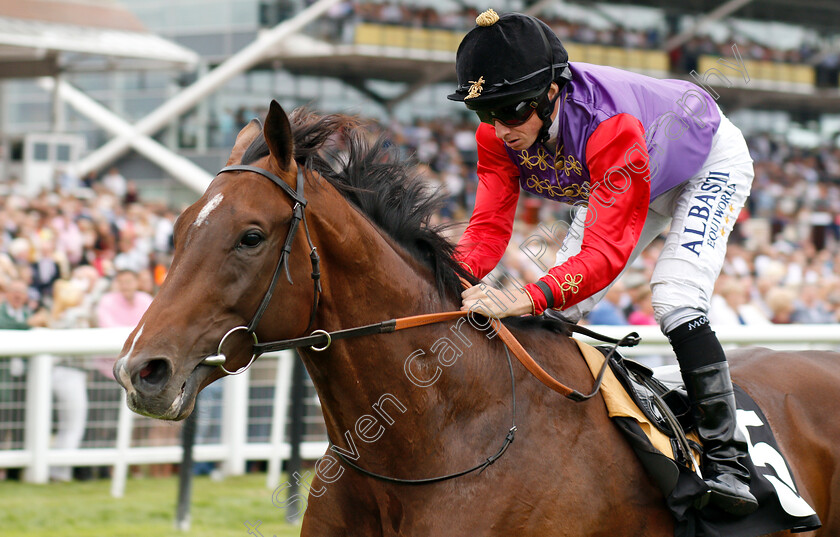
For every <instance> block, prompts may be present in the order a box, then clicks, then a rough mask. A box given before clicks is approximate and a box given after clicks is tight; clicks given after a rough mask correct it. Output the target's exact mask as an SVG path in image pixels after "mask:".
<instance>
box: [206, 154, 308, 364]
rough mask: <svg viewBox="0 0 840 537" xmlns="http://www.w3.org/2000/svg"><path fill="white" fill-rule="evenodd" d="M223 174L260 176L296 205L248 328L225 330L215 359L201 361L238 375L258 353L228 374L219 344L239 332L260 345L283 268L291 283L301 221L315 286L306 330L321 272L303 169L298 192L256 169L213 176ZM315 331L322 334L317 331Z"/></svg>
mask: <svg viewBox="0 0 840 537" xmlns="http://www.w3.org/2000/svg"><path fill="white" fill-rule="evenodd" d="M225 172H252V173H256V174H259V175H262V176H263V177H265V178H266V179H269V180H270V181H271V182H272V183H274V184H275V185H277V186H279V187H280V189H281V190H283V192H285V193H286V194H287V195H288V196H289V197H290V198H292V200H293V201H294V202H295V205H294V207H293V208H292V220H291V222H290V223H289V232H288V233H287V234H286V240H285V242H284V243H283V248H282V249H281V250H280V259H279V260H278V261H277V268H275V269H274V275H273V276H272V277H271V283H270V284H269V285H268V289H267V290H266V292H265V295H264V296H263V299H262V302H260V306H259V307H258V308H257V312H256V313H255V314H254V317H253V318H251V322H249V323H248V324H247V325H242V326H237V327H235V328H231V329H230V330H228V332H227V333H226V334H225V335H224V336H222V339H221V341H219V348H218V350H217V354H216V355H215V356H208V357H207V358H205V359H204V360H203V362H202V363H204V364H207V365H214V366H219V367H221V368H222V370H223V371H224V372H225V373H227V374H228V375H238V374H240V373H243V372H244V371H245V370H246V369H248V368H249V367H250V366H251V364H252V363H254V360H256V359H257V357H258V356H259V355H260V354H261V353H260V352H259V351H257V350H256V349H254V351H253V353H252V354H251V359H250V360H249V361H248V364H247V365H245V366H244V367H241V368H239V369H237V370H236V371H233V372H231V371H228V370H227V369H225V362H226V361H227V358H226V356H225V355H224V353H223V352H222V345H224V343H225V340H226V339H227V338H228V336H230V335H231V334H233V333H234V332H239V331H244V332H245V334H246V335H247V334H250V335H251V336H252V337H253V339H254V345H257V344H258V343H259V341H258V339H257V334H256V330H257V326H259V324H260V319H262V316H263V314H264V313H265V310H266V309H267V308H268V304H269V303H270V302H271V297H272V295H273V294H274V288H275V287H276V286H277V281H278V280H279V279H280V273H281V272H283V270H284V269H285V272H286V279H287V280H288V282H289V283H290V284H291V283H293V282H292V275H291V273H290V272H289V262H288V261H289V255H290V254H291V253H292V242H293V241H294V239H295V234H296V233H297V230H298V227H299V226H300V223H301V222H303V229H304V232H305V233H306V241H307V242H308V243H309V259H310V261H311V262H312V281H313V283H314V290H313V297H312V311H311V313H310V314H309V325H308V326H307V328H306V329H307V330H309V328H310V327H311V326H312V323H313V322H314V321H315V314H316V312H317V311H318V298H319V297H320V294H321V271H320V268H319V264H320V258H319V257H318V249H317V248H316V247H315V246H314V245H313V244H312V237H310V235H309V226H308V225H307V224H306V215H305V214H304V209H305V208H306V197H304V195H303V185H304V182H305V179H304V177H303V167H302V166H298V173H297V190H293V189H292V187H290V186H289V185H287V184H286V183H285V182H284V181H283V180H282V179H280V178H279V177H277V176H276V175H274V174H273V173H271V172H270V171H268V170H264V169H262V168H258V167H256V166H246V165H244V164H239V165H236V166H227V167H225V168H222V169H221V170H219V173H218V174H216V175H217V176H218V175H220V174H223V173H225ZM316 332H322V331H320V330H316ZM316 350H317V349H316Z"/></svg>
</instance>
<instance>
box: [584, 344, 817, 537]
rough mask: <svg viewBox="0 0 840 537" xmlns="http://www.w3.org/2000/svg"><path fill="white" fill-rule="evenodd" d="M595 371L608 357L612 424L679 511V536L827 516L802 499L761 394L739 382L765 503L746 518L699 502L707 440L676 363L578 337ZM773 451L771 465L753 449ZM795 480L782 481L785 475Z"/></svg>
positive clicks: (795, 524)
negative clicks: (656, 362)
mask: <svg viewBox="0 0 840 537" xmlns="http://www.w3.org/2000/svg"><path fill="white" fill-rule="evenodd" d="M574 341H575V342H576V343H577V344H578V347H579V348H580V350H581V354H583V357H584V359H585V360H586V363H587V365H588V366H589V369H590V370H591V371H592V374H593V376H596V375H597V374H598V373H599V371H600V369H601V366H602V365H603V363H604V359H605V357H606V356H610V358H609V360H610V361H609V368H608V370H607V371H606V374H605V375H604V377H603V383H602V386H601V394H602V396H603V398H604V402H605V404H606V406H607V412H608V414H609V416H610V418H612V420H613V423H615V424H616V426H617V427H618V428H619V430H620V431H621V432H622V433H623V434H624V436H625V438H626V439H627V441H628V443H629V444H630V446H631V447H632V448H633V451H634V452H635V453H636V455H637V456H638V458H639V461H640V462H641V464H642V466H643V467H644V469H645V471H646V472H647V473H648V475H649V476H650V478H651V480H652V481H653V482H654V484H655V485H656V486H657V487H658V488H659V489H660V491H661V492H662V494H663V496H664V497H665V503H666V505H667V506H668V509H669V510H670V511H671V514H672V515H673V516H674V519H675V525H674V535H675V537H723V536H726V537H755V536H758V535H765V534H768V533H774V532H778V531H783V530H790V532H791V533H799V532H805V531H813V530H815V529H817V528H819V527H820V525H821V523H820V520H819V517H818V516H817V514H816V512H814V510H813V509H812V508H811V507H810V506H809V505H808V503H807V502H805V500H803V499H802V498H801V497H800V496H799V494H798V492H797V488H796V484H795V483H794V482H793V477H792V476H793V472H792V471H791V469H790V466H789V465H788V463H787V461H786V460H785V459H784V457H783V455H782V454H781V451H780V450H779V446H778V443H777V442H776V439H775V437H774V435H773V431H772V430H771V429H770V426H769V424H768V421H767V418H766V417H765V416H764V414H763V412H762V411H761V409H760V408H759V407H758V405H757V404H756V403H755V401H754V400H753V399H752V398H751V397H750V396H749V395H748V394H747V393H746V392H745V391H744V390H742V389H741V388H740V387H739V386H737V385H735V398H736V403H737V407H738V425H739V427H740V428H741V429H743V430H744V431H748V433H749V434H748V435H747V436H748V444H749V447H750V458H749V459H748V460H746V461H744V463H745V466H746V467H747V469H748V470H749V471H750V475H751V481H750V490H751V492H752V493H753V495H754V496H755V497H756V498H757V499H758V501H759V509H758V510H757V511H756V512H755V513H753V514H751V515H749V516H746V517H742V518H734V517H732V516H730V515H727V514H726V513H724V512H722V511H719V510H716V509H714V508H713V507H707V508H705V509H703V510H697V509H696V508H695V499H696V498H698V497H699V496H702V495H703V494H704V493H705V492H706V490H707V487H706V484H705V482H704V481H703V478H702V473H701V471H700V466H701V462H700V461H701V459H702V457H701V454H702V446H701V445H700V442H699V439H698V437H697V436H696V433H695V432H694V430H695V425H694V422H693V418H692V417H691V412H690V407H689V403H688V395H687V393H686V391H685V389H684V387H683V384H682V378H681V376H680V373H679V369H678V368H677V367H676V366H666V367H664V368H657V369H656V370H655V371H654V370H651V369H650V368H648V367H645V366H644V365H642V364H640V363H638V362H634V361H632V360H629V359H627V358H624V357H622V356H621V355H620V354H619V353H618V352H616V351H615V350H614V348H613V347H612V346H605V347H592V346H590V345H587V344H586V343H583V342H581V341H578V340H574ZM754 446H760V447H761V452H762V453H763V452H765V451H767V452H769V451H773V452H774V453H778V458H775V457H774V458H773V460H774V461H775V463H774V464H775V467H774V464H769V463H768V461H767V460H765V458H762V457H758V458H756V455H754V454H753V453H752V452H753V449H754ZM780 475H785V476H786V477H787V479H788V480H789V481H788V482H786V483H785V484H781V483H780V479H779V476H780Z"/></svg>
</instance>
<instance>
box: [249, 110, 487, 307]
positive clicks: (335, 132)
mask: <svg viewBox="0 0 840 537" xmlns="http://www.w3.org/2000/svg"><path fill="white" fill-rule="evenodd" d="M289 121H290V122H291V125H292V135H293V139H294V150H295V161H296V162H297V163H298V165H302V166H304V167H306V168H307V169H311V170H314V171H316V172H318V173H319V174H320V175H321V176H323V177H324V178H325V179H326V180H327V181H329V182H330V184H332V185H333V186H334V187H335V188H336V189H337V190H338V191H339V192H341V194H342V195H343V196H344V197H345V198H346V199H347V200H348V201H349V202H350V203H352V204H353V205H355V206H356V207H357V208H358V209H359V210H360V211H361V212H362V213H363V214H364V215H366V216H367V217H368V218H369V219H370V220H371V221H373V222H374V223H375V224H376V225H377V226H379V228H381V229H382V230H383V231H384V232H385V233H387V234H388V236H390V237H391V238H392V239H394V240H395V241H396V242H397V243H398V244H400V245H401V246H402V247H403V248H405V249H406V250H407V251H408V252H409V253H410V254H411V255H412V256H414V257H415V258H417V259H419V260H420V261H422V262H423V263H425V264H426V265H427V266H428V267H429V268H430V269H431V270H432V272H433V274H434V278H435V283H436V286H437V289H438V292H439V293H440V294H441V296H444V295H449V296H452V297H456V296H458V295H459V294H460V291H461V289H462V286H461V283H460V278H461V277H464V278H466V279H467V280H469V281H470V282H472V283H476V280H475V278H474V277H472V275H470V274H469V273H468V272H467V271H465V270H464V269H463V267H461V265H460V264H458V263H457V262H455V261H454V260H453V259H452V253H453V251H454V249H455V246H454V245H453V244H452V243H451V242H449V241H448V240H447V239H446V238H445V236H444V235H443V232H444V231H445V230H446V228H447V226H445V225H442V226H441V225H438V226H434V225H432V224H431V222H430V220H431V217H432V215H433V214H435V213H436V212H437V211H438V209H440V207H441V206H442V205H443V204H444V203H445V195H444V193H443V192H442V191H440V190H437V191H433V190H432V189H431V188H430V187H429V186H428V184H427V183H426V182H425V181H424V180H423V178H422V176H421V175H420V174H419V172H418V170H417V168H416V166H415V165H414V164H413V163H411V162H406V161H404V160H401V159H400V157H399V155H398V153H397V149H396V148H395V147H394V146H393V145H391V144H390V143H389V141H388V140H387V138H385V137H384V136H383V135H379V136H374V135H373V134H372V132H371V131H370V130H368V129H366V128H364V125H363V123H362V122H361V121H360V120H359V119H357V118H354V117H350V116H346V115H341V114H332V115H324V116H321V115H318V114H315V113H314V112H311V111H309V110H307V109H304V108H299V109H297V110H295V111H294V112H293V113H292V114H291V115H290V116H289ZM268 153H269V150H268V145H267V144H266V141H265V138H264V135H263V134H260V135H259V136H257V138H255V139H254V141H253V142H251V145H250V146H249V147H248V149H247V150H246V151H245V153H244V154H243V156H242V163H243V164H250V163H253V162H255V161H257V160H259V159H261V158H263V157H265V156H267V155H268Z"/></svg>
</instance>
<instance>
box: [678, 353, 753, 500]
mask: <svg viewBox="0 0 840 537" xmlns="http://www.w3.org/2000/svg"><path fill="white" fill-rule="evenodd" d="M683 380H685V385H686V389H687V390H688V398H689V400H690V401H691V412H692V414H693V415H694V421H695V422H696V424H697V434H698V436H700V440H701V441H702V442H703V477H704V478H705V481H706V485H708V486H709V488H710V489H711V491H712V495H711V497H710V498H709V501H710V502H711V503H712V504H713V505H715V506H717V507H719V508H720V509H722V510H724V511H726V512H727V513H731V514H733V515H738V516H744V515H748V514H750V513H752V512H753V511H755V510H756V509H757V508H758V502H757V501H756V499H755V497H754V496H753V495H752V493H751V492H750V488H749V486H748V483H749V482H750V474H749V472H748V471H747V468H746V467H745V466H744V465H743V464H742V463H741V458H742V457H746V454H747V443H746V442H745V441H744V438H743V435H742V433H741V432H740V431H738V427H737V425H736V423H735V394H734V393H733V391H732V380H730V378H729V364H727V363H726V362H718V363H716V364H710V365H707V366H704V367H701V368H700V369H696V370H694V371H688V372H685V373H683Z"/></svg>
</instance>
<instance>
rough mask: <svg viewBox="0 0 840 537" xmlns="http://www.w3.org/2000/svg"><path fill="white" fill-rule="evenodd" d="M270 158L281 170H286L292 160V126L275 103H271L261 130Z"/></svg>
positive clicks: (278, 104) (284, 113)
mask: <svg viewBox="0 0 840 537" xmlns="http://www.w3.org/2000/svg"><path fill="white" fill-rule="evenodd" d="M263 134H264V135H265V141H266V143H267V144H268V150H269V151H270V152H271V158H272V159H273V160H274V161H275V163H277V165H278V166H280V168H281V169H283V170H288V169H289V166H290V165H291V164H292V159H293V158H294V151H295V150H294V144H293V142H292V126H291V124H289V117H288V116H287V115H286V112H285V111H284V110H283V107H282V106H280V103H278V102H277V101H271V105H270V106H269V107H268V115H267V116H266V118H265V128H264V129H263Z"/></svg>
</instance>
